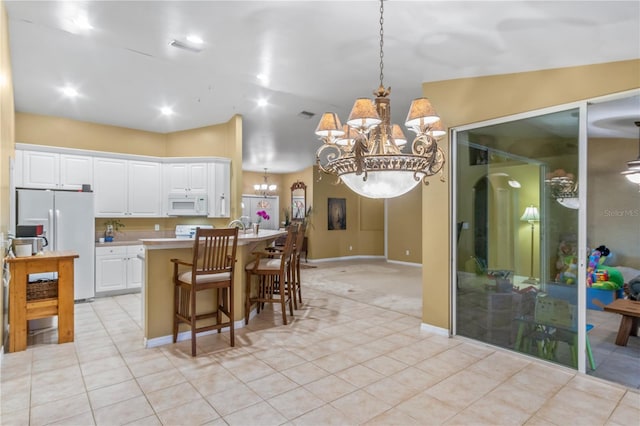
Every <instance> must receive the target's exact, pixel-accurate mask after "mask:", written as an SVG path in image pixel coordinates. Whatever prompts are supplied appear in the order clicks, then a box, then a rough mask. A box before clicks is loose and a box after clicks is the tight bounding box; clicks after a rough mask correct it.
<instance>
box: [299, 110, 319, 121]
mask: <svg viewBox="0 0 640 426" xmlns="http://www.w3.org/2000/svg"><path fill="white" fill-rule="evenodd" d="M314 115H315V114H314V113H312V112H309V111H300V112H299V113H298V116H299V117H302V118H306V119H309V118H312V117H313V116H314Z"/></svg>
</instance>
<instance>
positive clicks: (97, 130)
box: [16, 112, 166, 157]
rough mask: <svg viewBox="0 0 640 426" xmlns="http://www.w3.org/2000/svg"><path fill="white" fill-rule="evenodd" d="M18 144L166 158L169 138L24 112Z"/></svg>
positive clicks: (19, 120) (18, 128)
mask: <svg viewBox="0 0 640 426" xmlns="http://www.w3.org/2000/svg"><path fill="white" fill-rule="evenodd" d="M16 142H20V143H29V144H36V145H48V146H59V147H65V148H77V149H89V150H93V151H106V152H121V153H123V154H137V155H153V156H158V157H164V156H166V136H165V135H163V134H160V133H153V132H144V131H142V130H134V129H126V128H124V127H115V126H106V125H103V124H95V123H89V122H85V121H78V120H71V119H68V118H61V117H52V116H47V115H37V114H27V113H22V112H18V113H16Z"/></svg>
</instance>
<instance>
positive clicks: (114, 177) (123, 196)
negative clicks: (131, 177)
mask: <svg viewBox="0 0 640 426" xmlns="http://www.w3.org/2000/svg"><path fill="white" fill-rule="evenodd" d="M93 172H94V188H93V190H94V192H95V197H94V202H93V205H94V210H95V215H96V217H124V216H126V213H127V210H128V209H127V207H128V193H127V160H119V159H111V158H94V160H93Z"/></svg>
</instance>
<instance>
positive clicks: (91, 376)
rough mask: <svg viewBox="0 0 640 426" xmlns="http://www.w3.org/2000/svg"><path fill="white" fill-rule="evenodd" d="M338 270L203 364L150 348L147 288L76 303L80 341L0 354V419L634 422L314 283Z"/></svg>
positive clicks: (617, 405) (519, 364)
mask: <svg viewBox="0 0 640 426" xmlns="http://www.w3.org/2000/svg"><path fill="white" fill-rule="evenodd" d="M376 265H378V266H380V267H382V268H384V267H385V266H384V265H380V264H379V263H378V264H376ZM374 266H375V265H374ZM336 267H337V268H338V269H337V270H336V269H335V268H336ZM340 268H341V266H340V265H338V266H336V265H335V264H327V265H323V264H319V265H318V268H317V269H308V270H305V272H303V278H304V279H306V280H307V282H308V283H309V285H308V286H307V287H306V288H304V294H303V297H304V305H303V306H302V307H301V308H300V309H299V310H298V311H296V315H295V320H294V321H292V322H291V323H290V324H288V325H287V326H283V325H281V317H280V313H279V311H278V310H277V308H276V311H275V312H274V311H273V310H272V309H270V308H268V309H267V310H266V311H264V312H262V313H261V314H260V315H259V316H258V317H256V318H255V319H253V320H252V321H251V322H250V323H249V326H248V327H245V328H242V329H240V330H238V331H237V334H238V335H237V340H236V347H235V348H229V347H228V345H227V341H228V338H227V335H226V334H225V333H223V334H212V335H208V336H203V337H200V338H199V339H198V356H197V357H196V358H192V357H191V356H190V342H189V341H184V342H180V343H178V344H176V345H166V346H163V347H157V348H152V349H144V348H143V347H142V331H141V328H140V324H141V318H140V295H139V294H135V295H125V296H117V297H110V298H101V299H96V300H95V301H94V302H92V303H86V304H78V305H76V336H75V337H76V338H75V342H73V343H68V344H63V345H57V344H52V343H50V342H52V341H55V333H51V332H48V333H40V334H35V335H33V336H31V341H30V346H29V348H28V350H27V351H24V352H18V353H13V354H4V355H3V356H2V362H1V370H0V371H1V379H0V386H1V389H0V393H1V401H2V405H1V412H0V416H1V417H0V424H2V425H27V424H30V425H45V424H59V425H65V424H66V425H93V424H97V425H119V424H137V425H158V424H165V425H197V424H209V425H226V424H228V425H260V426H263V425H271V424H273V425H279V424H288V425H325V424H327V425H330V424H334V425H358V424H367V425H412V424H415V425H432V424H433V425H435V424H447V425H469V424H474V425H484V424H487V425H520V424H526V425H567V424H576V425H605V424H606V425H637V424H638V420H639V419H640V393H638V391H637V390H635V389H630V388H627V387H624V386H620V385H615V384H611V383H607V382H604V381H602V380H600V379H597V378H592V377H589V376H586V375H582V374H578V373H575V372H574V371H572V370H568V369H564V368H561V367H557V366H554V365H550V364H546V363H542V362H537V361H533V360H531V359H528V358H523V357H521V356H518V355H514V354H511V353H508V352H503V351H501V350H496V349H494V348H491V347H487V346H484V345H481V344H477V343H474V342H470V341H466V340H464V339H461V338H453V339H450V338H447V337H443V336H439V335H435V334H432V333H428V332H425V331H421V330H420V318H419V317H416V316H414V315H407V314H404V313H401V312H397V311H394V310H391V309H385V308H382V307H379V306H376V304H375V300H368V301H359V300H355V299H354V298H349V297H346V296H347V295H344V296H340V295H338V294H335V292H329V291H323V290H322V289H319V288H318V285H313V283H312V281H313V280H320V278H318V277H321V276H324V277H325V278H326V277H327V276H330V275H331V274H330V273H331V272H334V273H335V274H334V275H332V276H333V277H334V278H336V280H337V277H338V276H339V274H338V272H340V271H343V270H344V271H347V272H348V270H347V269H344V268H342V269H340ZM394 268H395V267H394ZM323 270H324V272H323ZM365 270H366V268H365ZM370 270H371V274H372V275H371V276H373V275H375V276H377V277H379V275H380V271H376V268H375V267H374V268H372V269H370ZM307 272H308V273H307ZM361 273H365V274H366V272H361ZM395 277H396V278H395V279H396V280H397V275H396V276H395ZM392 279H393V278H392ZM337 281H339V280H337ZM396 282H397V281H396ZM322 284H323V283H321V285H320V287H322ZM324 284H326V282H325V283H324Z"/></svg>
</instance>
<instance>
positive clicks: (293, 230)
mask: <svg viewBox="0 0 640 426" xmlns="http://www.w3.org/2000/svg"><path fill="white" fill-rule="evenodd" d="M297 235H298V227H297V226H293V225H292V226H289V229H288V232H287V239H286V241H285V243H284V247H283V248H282V250H281V251H280V250H279V251H261V252H253V254H254V255H255V256H256V259H255V260H254V261H253V262H250V263H249V264H247V266H246V267H245V270H246V271H247V282H246V289H245V293H246V297H245V318H244V322H245V324H249V314H250V313H251V305H252V304H254V303H257V312H258V313H260V309H261V307H262V306H263V305H264V304H265V303H280V306H281V309H282V322H283V324H285V325H286V324H287V309H286V305H287V303H288V304H289V311H290V314H291V316H293V300H292V293H293V289H292V286H291V261H292V255H293V246H294V242H295V240H296V236H297ZM254 275H255V276H257V277H258V288H257V292H256V293H255V295H253V296H252V294H251V278H252V277H253V276H254ZM294 297H295V296H294Z"/></svg>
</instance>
